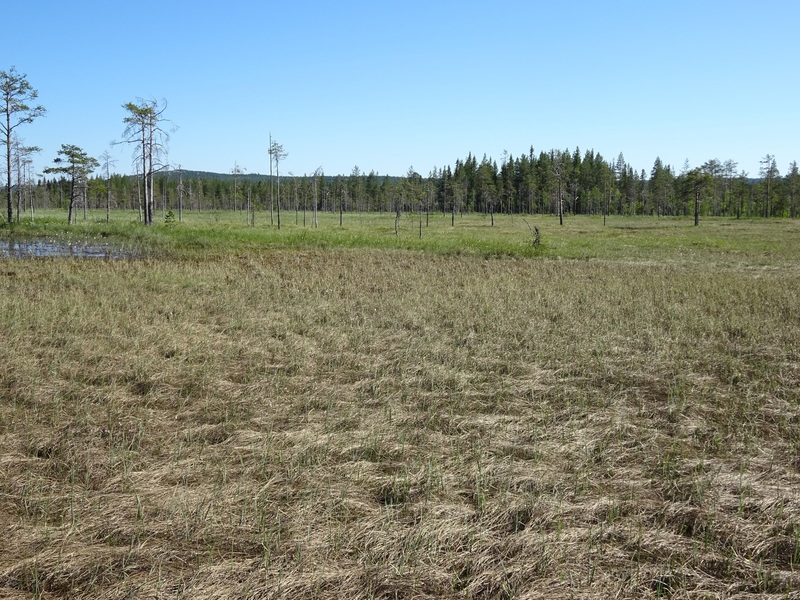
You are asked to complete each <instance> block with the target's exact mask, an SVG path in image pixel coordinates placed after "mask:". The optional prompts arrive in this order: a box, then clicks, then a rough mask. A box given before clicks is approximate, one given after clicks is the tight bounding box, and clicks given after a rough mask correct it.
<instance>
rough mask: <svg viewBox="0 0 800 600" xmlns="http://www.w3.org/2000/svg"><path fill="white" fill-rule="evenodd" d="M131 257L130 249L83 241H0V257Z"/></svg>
mask: <svg viewBox="0 0 800 600" xmlns="http://www.w3.org/2000/svg"><path fill="white" fill-rule="evenodd" d="M59 256H70V257H74V258H132V257H133V253H132V252H130V251H126V250H122V249H120V248H115V247H113V246H107V245H104V244H92V243H83V242H73V243H68V242H58V241H52V240H7V241H2V242H0V258H44V257H47V258H52V257H59Z"/></svg>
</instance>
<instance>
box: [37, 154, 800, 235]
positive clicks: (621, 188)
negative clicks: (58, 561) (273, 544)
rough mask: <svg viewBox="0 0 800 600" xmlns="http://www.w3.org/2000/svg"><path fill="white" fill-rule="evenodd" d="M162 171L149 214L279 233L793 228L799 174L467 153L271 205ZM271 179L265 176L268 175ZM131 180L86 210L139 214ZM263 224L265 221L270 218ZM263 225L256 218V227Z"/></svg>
mask: <svg viewBox="0 0 800 600" xmlns="http://www.w3.org/2000/svg"><path fill="white" fill-rule="evenodd" d="M234 171H238V172H232V173H230V174H213V173H196V172H188V171H182V170H175V171H162V172H160V173H158V174H156V175H155V177H154V178H153V184H152V186H153V189H152V194H153V199H154V200H153V203H154V210H155V212H156V213H157V212H158V211H159V209H160V210H161V212H162V213H163V212H166V211H170V210H172V211H176V210H178V208H179V204H180V209H181V210H183V211H214V210H232V211H242V212H245V211H248V210H256V211H262V212H263V211H267V212H270V211H275V210H276V209H279V210H280V211H282V212H283V214H284V216H283V219H284V222H294V223H297V224H301V223H305V224H309V222H310V217H309V213H311V212H313V210H314V209H315V208H316V210H318V211H323V212H332V213H339V214H347V213H353V212H386V213H391V214H396V213H404V212H418V211H422V212H437V211H438V212H441V213H445V214H462V213H476V212H477V213H484V214H486V215H487V216H491V217H494V216H495V215H503V214H553V215H561V216H563V215H579V214H583V215H587V214H588V215H598V214H607V215H629V216H692V215H693V214H695V212H696V211H697V213H698V214H699V215H702V216H723V217H791V218H796V217H797V216H798V203H800V171H799V170H798V165H797V163H796V162H794V161H793V162H792V163H790V164H789V166H788V168H787V170H786V172H785V173H784V174H781V173H780V171H779V169H778V167H777V164H776V161H775V158H774V157H773V156H771V155H767V156H765V157H764V158H763V159H762V160H761V169H760V171H759V173H757V174H754V175H753V176H751V175H750V174H748V173H745V172H743V171H738V170H737V163H736V162H734V161H733V160H726V161H725V162H721V161H719V160H718V159H712V160H709V161H707V162H706V163H704V164H703V165H701V166H700V167H694V168H691V167H690V166H689V165H688V164H684V166H683V168H682V169H681V170H680V171H679V172H676V171H675V169H674V168H673V167H672V166H670V165H667V164H664V163H663V162H662V161H661V159H659V158H656V160H655V162H654V164H653V166H652V168H651V169H650V171H649V172H647V171H645V170H643V169H642V170H636V169H634V168H633V166H632V165H630V164H629V163H627V162H626V161H625V159H624V156H623V155H622V154H620V155H619V156H618V157H617V158H616V159H615V160H612V161H608V160H606V159H604V158H603V157H602V156H601V155H600V154H598V153H595V152H594V151H591V150H589V151H586V152H585V153H583V154H581V152H580V151H579V150H578V149H576V150H574V151H573V152H569V151H559V150H550V151H547V152H545V151H542V152H539V153H538V154H537V153H535V152H534V151H533V149H531V150H530V151H529V152H528V153H526V154H521V155H519V156H517V157H514V156H511V155H507V156H504V157H503V160H502V161H501V162H500V164H498V163H497V162H496V161H494V160H492V159H490V158H488V157H486V156H484V157H483V158H482V159H481V160H478V159H477V158H476V157H475V156H473V155H472V154H469V155H468V156H467V157H466V158H464V159H458V160H456V161H455V164H454V165H453V166H452V167H451V166H446V167H443V168H441V169H438V168H434V169H433V170H432V171H430V172H429V173H428V174H427V175H426V176H423V175H420V174H419V173H417V172H416V171H415V170H414V169H413V167H412V168H409V170H408V172H407V173H406V174H404V175H403V176H399V177H398V176H388V175H378V174H377V173H375V172H374V171H371V172H369V173H363V172H362V171H361V170H360V169H359V167H354V168H353V170H352V172H351V173H350V174H349V175H336V176H325V175H323V174H321V173H320V172H319V170H318V172H317V174H311V175H301V176H297V175H291V174H290V175H281V184H280V195H279V196H277V195H276V192H275V185H274V180H270V177H269V176H266V175H253V174H249V175H245V174H242V173H241V171H240V170H238V168H237V169H234ZM273 178H274V176H273ZM141 188H142V185H141V180H140V178H138V177H135V176H124V175H110V176H108V177H107V176H103V175H97V176H92V177H89V178H88V180H87V189H88V191H87V193H86V197H85V201H86V202H87V203H88V207H89V209H103V210H104V209H105V208H106V206H107V202H108V199H109V198H111V203H112V208H117V209H130V210H137V209H138V208H139V207H140V206H141V204H142V194H143V191H142V189H141ZM69 189H70V181H69V180H68V179H67V178H65V177H57V178H47V177H40V178H38V179H37V180H36V181H35V182H34V181H32V180H28V181H27V183H26V185H25V190H24V193H23V194H22V197H23V205H24V206H28V205H31V206H33V207H34V210H35V209H36V208H64V209H66V208H68V206H69V200H70V195H69ZM268 218H271V219H272V220H273V221H274V219H275V216H274V214H273V215H272V217H269V216H268ZM262 221H263V217H262Z"/></svg>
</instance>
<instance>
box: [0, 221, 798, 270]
mask: <svg viewBox="0 0 800 600" xmlns="http://www.w3.org/2000/svg"><path fill="white" fill-rule="evenodd" d="M420 221H421V227H420ZM491 223H492V221H491V219H490V218H489V216H487V215H475V214H469V215H464V216H460V215H457V216H456V218H455V220H454V221H451V217H450V215H449V214H448V215H442V214H441V213H432V214H430V215H422V218H421V219H420V215H419V214H413V213H406V214H404V215H402V216H401V218H400V219H399V220H398V221H397V223H396V222H395V215H394V214H389V213H383V214H377V213H369V214H345V215H344V216H343V219H342V222H341V224H340V220H339V215H338V214H331V213H319V215H318V226H317V227H314V226H313V224H312V215H311V214H310V213H308V214H307V215H306V217H305V221H304V219H303V216H302V214H301V213H300V214H298V215H297V220H296V221H295V214H294V212H289V213H284V214H283V217H282V227H281V229H278V228H277V220H276V219H275V218H274V215H273V218H272V219H270V215H269V213H257V214H256V222H255V225H254V226H248V225H247V223H246V216H245V214H244V213H241V212H192V213H186V214H185V216H184V220H183V222H174V223H171V224H165V223H163V222H160V223H157V224H155V225H153V226H150V227H144V226H142V225H141V224H140V223H138V222H137V215H136V213H135V212H131V211H118V212H113V213H112V218H111V221H110V222H109V223H106V222H105V213H104V212H103V213H102V214H99V213H95V214H92V213H90V214H89V218H88V219H87V220H86V221H83V220H79V221H78V222H77V223H76V224H74V225H72V226H70V225H67V224H66V222H65V220H64V218H63V215H61V214H60V213H58V212H56V211H49V212H43V213H41V214H39V215H38V216H37V217H36V219H35V220H34V221H30V220H25V221H23V222H22V223H19V224H14V225H12V226H8V225H7V224H4V225H2V226H0V242H2V241H3V240H6V241H9V240H20V239H46V240H55V241H63V242H67V243H89V244H105V245H109V246H110V247H113V248H119V249H122V250H123V251H129V252H131V253H132V254H136V255H146V256H157V257H164V256H169V257H173V258H178V257H184V258H185V257H194V258H197V259H202V258H205V257H208V256H217V257H221V256H227V255H230V254H231V253H236V252H243V253H248V254H258V253H262V252H265V251H272V250H275V249H308V250H315V249H316V250H320V249H330V248H356V249H357V248H371V249H386V250H417V251H425V252H428V253H434V254H449V255H461V254H467V255H477V256H482V257H491V256H517V257H538V258H561V259H564V258H567V259H570V258H574V259H602V260H623V261H631V260H635V261H653V262H658V263H665V262H668V263H676V264H678V263H681V264H683V263H689V264H690V263H693V262H700V261H706V262H708V261H711V262H713V263H715V264H718V265H728V266H749V265H762V266H763V265H781V266H792V265H797V264H798V263H800V245H798V244H797V243H796V239H797V237H798V236H799V235H800V221H796V220H788V219H775V220H764V219H756V220H737V219H727V218H724V219H723V218H716V219H712V218H709V219H705V220H703V221H702V222H701V226H700V227H693V226H692V221H691V219H688V218H654V217H633V218H631V217H609V218H608V219H606V221H605V224H604V220H603V218H602V216H581V217H572V218H566V219H565V221H564V225H563V226H561V225H559V224H558V218H557V217H553V216H550V215H529V216H519V215H515V216H508V215H495V218H494V225H492V224H491ZM395 225H397V227H396V228H395ZM534 228H537V229H538V230H539V234H540V244H539V245H538V246H534Z"/></svg>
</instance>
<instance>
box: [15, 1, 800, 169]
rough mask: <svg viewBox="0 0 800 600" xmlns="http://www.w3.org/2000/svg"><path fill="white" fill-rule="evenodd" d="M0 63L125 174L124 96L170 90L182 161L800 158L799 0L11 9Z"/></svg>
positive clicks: (48, 131)
mask: <svg viewBox="0 0 800 600" xmlns="http://www.w3.org/2000/svg"><path fill="white" fill-rule="evenodd" d="M0 16H2V20H3V22H4V23H9V22H11V23H13V26H11V27H8V28H4V29H5V30H6V31H4V38H3V39H4V42H3V53H2V56H3V58H2V63H0V69H3V70H8V69H9V68H10V67H11V66H12V65H13V66H15V67H16V68H17V70H18V71H19V72H21V73H26V74H27V75H28V80H29V81H30V83H31V85H32V86H33V87H34V88H36V89H37V90H38V91H39V101H40V102H41V103H42V104H43V105H44V106H45V107H46V108H47V110H48V113H47V116H46V117H44V118H42V119H39V120H38V121H36V122H35V123H34V124H32V125H28V126H25V127H24V128H20V129H18V131H19V133H20V135H21V136H22V138H23V139H24V141H25V143H26V144H28V145H38V146H40V147H42V149H43V151H42V153H41V154H40V155H39V156H38V158H37V161H36V166H37V167H38V168H39V169H41V168H44V167H45V166H47V165H48V164H50V162H51V160H52V158H54V157H55V156H56V152H57V150H58V149H59V147H60V145H61V144H62V143H68V144H76V145H78V146H80V147H82V148H83V149H84V150H86V151H87V152H88V153H89V154H91V155H93V156H96V157H97V156H100V155H101V154H102V153H103V152H104V151H106V150H109V151H110V152H111V153H112V154H113V155H115V157H116V158H117V161H118V162H117V166H116V170H117V172H131V171H132V159H131V148H130V147H127V146H116V147H111V146H110V145H109V144H110V142H111V141H112V140H118V139H120V137H121V134H122V131H123V129H124V125H123V123H122V119H123V118H124V116H125V113H124V111H123V109H122V105H123V104H124V103H126V102H129V101H135V100H136V99H137V98H145V99H156V100H161V99H164V100H166V101H167V103H168V107H167V111H166V113H165V114H166V116H167V117H168V118H169V119H170V120H171V125H170V126H172V127H174V128H175V130H174V131H173V132H172V134H171V137H170V142H169V161H170V162H171V163H173V164H175V165H178V164H180V165H181V166H182V167H184V168H188V169H197V170H207V171H217V172H229V171H230V170H231V169H232V168H233V167H234V164H238V165H239V166H240V167H242V168H244V169H246V170H247V172H252V173H266V172H268V171H269V162H268V157H267V145H268V138H269V135H270V133H272V136H273V137H274V138H275V139H276V140H277V141H279V142H280V143H282V144H283V146H284V149H285V151H286V152H288V157H287V158H286V159H285V160H284V161H283V163H282V164H281V172H282V173H289V172H292V173H294V174H295V175H300V174H304V173H311V172H313V171H314V169H316V168H317V167H322V168H323V169H324V171H325V173H326V174H329V175H335V174H340V173H342V174H349V173H350V172H351V171H352V169H353V167H354V166H358V167H359V168H360V169H361V171H364V172H369V171H371V170H374V171H375V172H377V173H378V174H381V175H383V174H391V175H400V174H405V173H406V171H407V170H408V169H409V167H411V166H413V167H414V169H415V170H417V171H418V172H420V173H422V174H424V175H427V174H428V173H429V172H430V170H431V169H432V168H434V167H442V166H444V165H448V164H449V165H453V164H454V162H455V160H456V159H458V158H464V157H466V155H467V153H468V152H472V153H473V154H475V155H477V156H478V158H479V159H480V158H481V157H482V156H483V155H484V154H486V155H488V156H489V157H491V158H494V159H495V160H497V161H498V163H499V162H500V161H501V158H502V155H503V152H504V151H508V152H509V153H510V154H511V155H513V156H517V155H519V154H520V153H525V152H527V151H528V149H529V148H530V147H531V146H533V147H534V149H535V151H536V152H538V151H540V150H550V149H552V148H559V149H569V150H571V151H572V150H574V149H575V147H579V148H580V150H581V152H584V151H585V150H587V149H590V148H591V149H594V150H595V151H596V152H599V153H600V154H602V155H603V156H604V157H605V158H606V159H607V160H612V159H614V158H616V157H617V155H618V154H619V153H620V152H622V153H623V154H624V156H625V159H626V160H627V161H628V163H630V164H631V165H632V166H633V167H634V168H635V169H637V170H641V169H644V170H646V171H647V172H648V173H649V172H650V169H651V168H652V166H653V162H654V160H655V158H656V157H657V156H660V157H661V159H662V160H663V161H664V162H665V163H667V164H671V165H672V166H673V168H674V169H675V170H676V171H680V169H681V168H682V166H683V164H684V161H685V160H686V159H688V161H689V163H690V165H691V166H693V167H694V166H700V165H701V164H702V163H703V162H705V161H707V160H709V159H712V158H717V159H719V160H721V161H723V162H724V161H725V160H727V159H733V160H734V161H736V162H738V164H739V167H738V168H739V170H740V171H741V170H744V171H747V172H749V173H750V174H751V175H755V174H757V172H758V168H759V160H760V159H761V158H762V157H763V156H764V155H765V154H773V155H774V156H775V157H776V159H777V162H778V167H779V169H780V171H781V173H785V172H786V168H787V166H788V164H789V162H790V161H792V160H800V143H798V140H800V115H798V109H800V78H799V77H798V59H800V42H799V41H798V38H797V30H798V23H800V1H798V0H791V1H770V0H766V1H765V0H762V1H760V2H755V1H753V2H740V1H736V0H728V1H726V2H722V1H719V2H718V1H713V2H712V1H707V2H703V1H699V0H694V1H691V2H689V1H686V2H684V1H673V2H644V1H641V0H639V1H636V2H633V1H631V2H617V1H614V0H610V1H608V2H597V1H592V2H584V1H573V2H557V3H556V2H534V1H528V2H524V1H516V0H509V1H505V2H498V3H490V2H486V1H483V2H473V1H471V0H460V1H434V0H429V1H427V2H422V1H406V2H391V1H385V2H380V1H372V2H368V1H358V2H355V1H354V2H348V1H340V2H309V1H303V0H297V1H295V2H285V1H284V2H273V1H261V2H251V1H243V2H237V1H235V0H234V1H231V2H227V3H221V2H206V1H202V0H200V1H194V2H183V1H181V2H177V1H170V0H162V1H160V2H155V1H151V0H140V1H138V2H136V3H112V2H107V1H105V2H96V1H93V0H91V1H80V0H79V1H77V2H63V1H62V2H55V1H41V2H37V1H35V0H30V1H27V2H6V3H5V6H4V7H3V8H2V9H0Z"/></svg>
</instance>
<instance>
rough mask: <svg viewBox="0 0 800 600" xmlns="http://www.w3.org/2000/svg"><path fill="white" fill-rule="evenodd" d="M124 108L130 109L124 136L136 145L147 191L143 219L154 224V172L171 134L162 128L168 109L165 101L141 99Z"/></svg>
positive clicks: (141, 174) (135, 156)
mask: <svg viewBox="0 0 800 600" xmlns="http://www.w3.org/2000/svg"><path fill="white" fill-rule="evenodd" d="M122 108H124V109H125V110H126V111H128V114H127V116H126V117H125V118H124V119H123V123H125V126H126V127H125V131H124V132H123V134H122V136H123V138H124V141H125V142H127V143H130V144H136V151H135V152H134V160H135V161H139V164H140V166H141V172H140V176H141V182H142V188H143V190H144V222H145V224H146V225H152V223H153V213H154V212H155V211H154V209H155V204H154V199H153V175H154V173H155V167H156V164H157V163H156V159H157V157H158V155H159V154H160V153H161V152H162V151H163V149H164V144H165V143H166V141H167V139H169V135H168V134H167V133H166V132H165V131H164V130H163V129H162V128H161V126H160V124H161V123H163V122H164V121H165V120H166V119H164V111H165V110H166V109H167V103H166V101H162V102H161V103H160V104H159V103H158V102H156V101H155V100H142V99H141V98H139V99H138V100H137V102H128V103H127V104H123V105H122Z"/></svg>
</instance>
